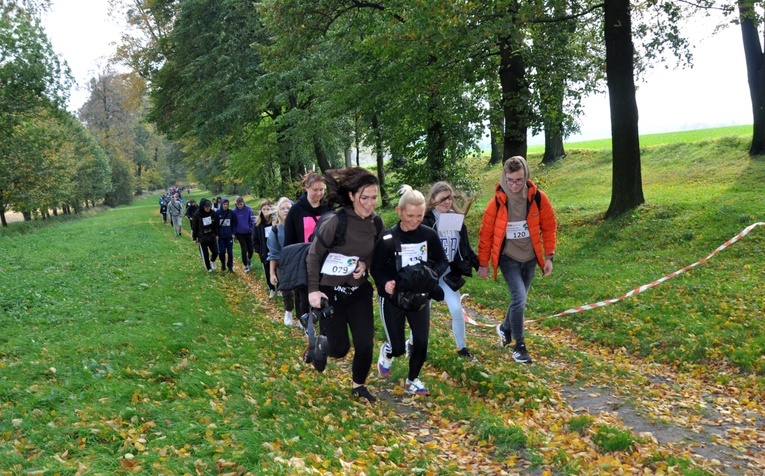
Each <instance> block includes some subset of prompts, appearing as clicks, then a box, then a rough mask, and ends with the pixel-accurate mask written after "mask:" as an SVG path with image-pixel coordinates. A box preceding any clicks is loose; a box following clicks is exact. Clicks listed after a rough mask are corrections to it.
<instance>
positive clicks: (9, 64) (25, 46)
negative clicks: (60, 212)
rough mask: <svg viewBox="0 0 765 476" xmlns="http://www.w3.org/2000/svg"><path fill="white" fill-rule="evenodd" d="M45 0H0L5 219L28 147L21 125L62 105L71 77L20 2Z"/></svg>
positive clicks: (1, 209) (0, 163) (0, 161)
mask: <svg viewBox="0 0 765 476" xmlns="http://www.w3.org/2000/svg"><path fill="white" fill-rule="evenodd" d="M45 5H47V2H42V1H41V2H33V1H30V2H24V3H18V4H17V3H16V2H11V3H9V4H3V6H2V9H1V10H0V137H2V138H3V139H2V140H0V222H2V224H3V226H5V225H7V223H6V220H5V211H6V204H8V203H9V200H8V194H10V193H13V189H14V188H15V187H18V186H22V185H23V184H22V183H21V180H23V179H22V178H21V175H19V172H20V170H21V169H20V168H19V166H20V165H21V164H20V163H19V161H24V160H25V159H26V158H28V157H26V156H25V154H24V153H23V151H25V150H30V149H28V148H27V147H26V146H25V145H23V144H24V143H27V144H28V143H29V142H25V140H26V138H24V137H19V136H18V134H19V133H20V131H22V130H24V129H20V128H19V125H20V124H22V123H23V122H24V121H27V120H28V119H29V115H30V114H34V113H36V112H38V111H40V110H41V109H47V110H50V111H56V110H61V109H63V107H64V105H65V104H66V99H67V94H68V91H69V86H70V85H71V82H72V79H71V75H70V74H69V70H68V67H67V66H66V64H65V63H62V62H61V61H60V60H59V58H58V57H57V56H56V54H55V53H54V51H53V48H52V46H51V44H50V41H49V40H48V37H47V36H46V35H45V32H44V30H43V29H42V27H41V25H40V21H39V19H38V18H37V17H35V16H34V15H32V14H30V13H29V12H28V11H27V10H25V9H24V8H23V7H24V6H29V7H40V6H45Z"/></svg>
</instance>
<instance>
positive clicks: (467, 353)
mask: <svg viewBox="0 0 765 476" xmlns="http://www.w3.org/2000/svg"><path fill="white" fill-rule="evenodd" d="M457 355H459V356H460V357H465V358H466V359H467V360H468V361H470V362H475V361H476V358H475V357H474V356H473V354H472V353H471V352H470V351H469V350H468V348H467V347H463V348H461V349H460V350H458V351H457Z"/></svg>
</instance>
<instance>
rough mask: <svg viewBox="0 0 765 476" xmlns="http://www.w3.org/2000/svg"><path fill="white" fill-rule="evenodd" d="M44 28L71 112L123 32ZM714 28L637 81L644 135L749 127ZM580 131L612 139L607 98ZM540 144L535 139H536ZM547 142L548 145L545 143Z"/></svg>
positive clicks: (81, 14) (739, 71) (58, 3)
mask: <svg viewBox="0 0 765 476" xmlns="http://www.w3.org/2000/svg"><path fill="white" fill-rule="evenodd" d="M52 3H53V8H52V11H51V12H50V13H49V14H48V15H46V18H45V19H44V26H45V29H46V31H47V33H48V36H49V37H50V39H51V42H52V43H53V48H54V50H55V51H56V52H57V53H58V54H60V55H61V56H63V57H64V59H65V60H66V61H67V63H68V64H69V67H70V68H71V69H72V74H73V75H74V77H75V79H76V80H77V83H78V87H77V88H76V89H75V90H74V91H72V94H71V99H70V107H69V108H70V109H71V110H77V109H79V107H80V106H81V105H82V104H83V103H84V102H85V100H86V99H87V96H88V93H87V89H86V86H87V82H88V80H89V79H90V78H91V77H93V76H95V74H96V71H98V67H99V66H103V65H104V64H105V63H106V58H107V57H108V56H109V55H110V54H111V53H112V52H114V49H115V43H116V42H118V41H119V37H120V31H121V30H122V23H121V22H120V20H121V19H110V18H109V17H108V14H107V1H106V0H53V2H52ZM712 25H713V23H711V22H706V23H705V22H695V28H696V31H695V32H694V33H692V34H691V35H690V36H691V40H692V42H693V43H694V44H696V45H697V46H696V47H695V48H694V50H693V51H694V67H693V69H691V70H675V69H670V70H665V69H664V67H663V66H659V68H658V69H657V70H656V71H653V72H651V73H650V74H649V75H648V76H647V78H646V82H642V83H638V85H637V86H638V91H637V103H638V111H639V115H640V123H639V127H640V133H641V134H649V133H655V132H670V131H678V130H687V129H701V128H706V127H717V126H727V125H739V124H751V122H752V114H751V103H750V101H749V90H748V86H747V82H746V66H745V63H744V50H743V46H742V43H741V32H740V29H739V28H738V27H731V28H729V29H727V30H725V31H724V32H722V33H719V34H717V35H715V36H711V35H710V34H709V33H708V32H709V31H711V27H712ZM585 104H586V107H585V116H584V117H583V118H581V121H580V122H581V124H582V132H581V134H579V135H577V136H573V137H571V138H569V141H576V140H589V139H602V138H608V137H610V134H611V130H610V113H609V108H608V97H607V95H605V94H603V95H600V96H597V97H592V98H589V99H588V100H587V101H586V103H585ZM538 140H539V139H532V141H533V142H538ZM542 142H543V141H542Z"/></svg>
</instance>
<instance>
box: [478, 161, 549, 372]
mask: <svg viewBox="0 0 765 476" xmlns="http://www.w3.org/2000/svg"><path fill="white" fill-rule="evenodd" d="M557 227H558V225H557V223H556V221H555V211H554V210H553V207H552V204H551V203H550V199H548V198H547V195H546V194H545V193H544V192H542V191H541V190H539V189H538V188H537V186H536V185H535V184H534V182H532V181H531V180H530V179H529V166H528V164H527V163H526V160H525V159H524V158H523V157H520V156H515V157H510V158H509V159H507V161H506V162H505V165H504V167H503V168H502V176H501V178H500V183H499V184H498V185H497V187H496V189H495V192H494V198H493V199H491V200H489V203H487V204H486V210H485V212H484V214H483V220H482V221H481V229H480V231H479V232H478V263H479V265H480V267H479V268H478V276H479V277H481V278H484V279H486V278H488V277H489V263H490V262H491V264H492V265H493V266H494V279H496V278H497V269H501V270H502V276H503V277H504V278H505V283H506V284H507V288H508V289H509V290H510V296H511V301H510V305H509V306H508V309H507V314H506V315H505V319H504V320H503V321H502V322H501V323H500V324H499V325H497V333H498V334H499V338H500V343H501V345H502V346H503V347H504V346H507V345H510V343H511V341H512V338H513V337H515V348H514V349H513V360H515V361H516V362H521V363H529V364H530V363H531V357H530V356H529V353H528V351H527V350H526V343H525V340H524V331H523V327H524V317H523V313H524V311H525V309H526V297H527V295H528V293H529V288H530V287H531V280H532V279H533V278H534V273H535V271H536V266H537V265H539V267H540V268H542V270H543V273H544V275H545V276H547V275H549V274H550V273H552V269H553V256H554V255H555V235H556V233H557Z"/></svg>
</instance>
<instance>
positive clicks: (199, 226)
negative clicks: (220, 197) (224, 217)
mask: <svg viewBox="0 0 765 476" xmlns="http://www.w3.org/2000/svg"><path fill="white" fill-rule="evenodd" d="M191 225H192V226H191V238H192V239H193V240H194V243H196V244H198V245H199V254H200V255H201V256H202V261H203V262H204V264H205V269H207V272H208V273H211V272H212V271H213V270H214V269H215V268H216V266H215V260H216V259H217V258H218V220H217V219H216V217H215V212H214V211H213V210H212V202H211V201H210V200H208V199H206V198H203V199H202V201H201V202H199V210H197V212H196V213H195V214H194V219H193V220H192V222H191ZM210 252H212V256H211V255H210Z"/></svg>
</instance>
